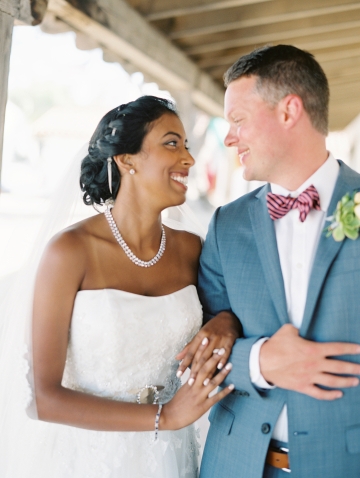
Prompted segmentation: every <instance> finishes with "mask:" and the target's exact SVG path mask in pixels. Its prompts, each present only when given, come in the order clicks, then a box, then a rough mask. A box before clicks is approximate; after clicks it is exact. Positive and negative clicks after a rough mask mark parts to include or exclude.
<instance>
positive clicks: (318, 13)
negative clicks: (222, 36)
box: [168, 2, 360, 40]
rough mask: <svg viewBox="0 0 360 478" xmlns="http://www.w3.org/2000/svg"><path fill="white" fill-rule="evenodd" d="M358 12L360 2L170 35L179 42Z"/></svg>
mask: <svg viewBox="0 0 360 478" xmlns="http://www.w3.org/2000/svg"><path fill="white" fill-rule="evenodd" d="M358 10H360V2H356V3H350V4H345V5H331V6H327V7H320V8H312V9H304V10H298V11H295V12H286V13H278V14H276V15H268V16H259V17H257V16H254V17H253V18H249V19H246V20H238V21H235V22H227V23H216V22H214V23H213V24H212V25H207V26H202V27H201V26H200V27H198V28H188V29H184V30H178V31H173V32H170V33H169V34H168V35H169V37H170V38H172V39H173V40H177V39H180V38H184V37H187V38H189V37H191V36H201V35H213V34H214V33H220V32H225V31H226V32H229V31H231V30H241V29H243V28H251V27H258V26H263V25H271V24H276V23H283V22H289V21H294V20H302V19H304V18H306V19H307V18H315V17H323V16H325V15H333V14H336V13H344V12H353V11H358Z"/></svg>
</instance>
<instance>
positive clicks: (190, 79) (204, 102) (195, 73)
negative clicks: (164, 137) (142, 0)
mask: <svg viewBox="0 0 360 478" xmlns="http://www.w3.org/2000/svg"><path fill="white" fill-rule="evenodd" d="M98 6H99V7H100V8H101V9H102V11H103V12H104V14H105V20H106V22H105V23H106V25H105V24H103V23H100V22H99V21H96V20H94V19H92V18H91V17H90V16H88V15H87V14H85V13H84V12H82V11H80V10H78V9H77V8H75V7H73V6H72V5H70V4H69V3H68V2H67V1H65V0H50V2H49V6H48V10H49V11H50V12H51V13H53V14H54V15H56V16H57V17H58V18H60V19H61V20H62V21H63V22H65V23H66V24H67V25H69V26H71V28H73V29H74V30H75V31H79V32H82V33H84V34H86V35H89V36H90V37H91V38H92V39H93V40H95V41H96V42H97V43H98V45H99V46H100V47H101V48H104V49H105V50H108V51H110V52H111V53H112V54H113V55H115V57H117V58H119V60H120V61H123V62H128V63H130V64H131V65H133V66H134V67H135V68H137V69H138V71H141V72H143V73H144V74H145V75H148V76H149V77H151V78H153V79H154V80H155V81H157V82H158V83H159V84H160V86H161V87H165V88H167V89H168V90H169V91H170V92H171V91H176V90H183V91H188V92H189V95H190V96H191V98H192V100H193V102H194V104H196V106H197V107H198V108H200V109H202V110H203V111H205V112H207V113H208V114H210V115H214V116H217V115H221V114H222V110H223V106H222V105H223V97H224V93H223V89H222V88H221V87H220V86H219V85H218V84H216V83H215V82H214V81H213V80H212V78H211V77H210V76H209V75H207V74H206V73H204V72H203V71H201V70H200V69H199V67H198V66H197V65H196V64H195V63H194V62H192V61H191V60H190V59H189V58H188V57H187V56H186V55H185V53H183V52H182V51H181V50H180V49H178V48H177V47H175V46H174V45H173V44H172V43H171V42H170V41H169V40H167V39H166V38H165V37H164V36H163V35H161V34H160V33H159V32H158V31H156V30H155V29H154V28H153V27H152V26H151V25H149V24H148V23H147V22H146V20H144V18H143V17H142V16H141V15H140V14H139V13H138V12H136V11H135V10H134V9H133V8H131V7H130V6H129V5H128V4H127V3H126V2H125V1H124V0H99V1H98Z"/></svg>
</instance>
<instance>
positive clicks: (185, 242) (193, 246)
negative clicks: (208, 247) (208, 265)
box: [168, 228, 203, 259]
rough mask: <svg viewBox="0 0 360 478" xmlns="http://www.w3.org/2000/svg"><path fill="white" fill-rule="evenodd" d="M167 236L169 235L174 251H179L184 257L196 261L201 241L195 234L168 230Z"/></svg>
mask: <svg viewBox="0 0 360 478" xmlns="http://www.w3.org/2000/svg"><path fill="white" fill-rule="evenodd" d="M168 229H169V228H168ZM168 235H170V237H171V239H172V241H173V242H174V244H175V246H176V249H177V250H178V251H180V250H181V251H182V254H183V255H184V256H185V255H186V256H187V257H189V256H190V257H193V258H194V259H197V258H198V257H199V256H200V253H201V248H202V242H203V241H202V239H201V237H200V236H198V235H197V234H193V233H192V232H188V231H181V230H176V229H170V230H168Z"/></svg>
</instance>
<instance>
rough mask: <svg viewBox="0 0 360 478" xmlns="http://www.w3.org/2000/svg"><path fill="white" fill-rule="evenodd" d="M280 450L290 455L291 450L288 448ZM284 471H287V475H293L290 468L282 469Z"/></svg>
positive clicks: (283, 447)
mask: <svg viewBox="0 0 360 478" xmlns="http://www.w3.org/2000/svg"><path fill="white" fill-rule="evenodd" d="M279 450H281V451H284V452H285V453H289V448H286V447H285V446H281V447H280V448H279ZM281 469H282V471H286V473H291V470H290V468H281Z"/></svg>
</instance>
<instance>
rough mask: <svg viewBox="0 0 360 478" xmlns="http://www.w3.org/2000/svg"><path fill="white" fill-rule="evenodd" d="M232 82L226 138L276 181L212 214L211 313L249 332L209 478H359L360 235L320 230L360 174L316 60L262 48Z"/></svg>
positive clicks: (204, 270) (214, 441)
mask: <svg viewBox="0 0 360 478" xmlns="http://www.w3.org/2000/svg"><path fill="white" fill-rule="evenodd" d="M225 82H226V86H227V91H226V94H225V117H226V119H227V120H228V122H229V124H230V129H229V133H228V135H227V137H226V139H225V144H226V145H227V146H233V147H236V148H237V150H238V154H239V156H240V160H241V162H242V164H243V167H244V177H245V179H247V180H259V181H266V182H267V183H268V184H267V185H266V186H264V187H262V188H259V189H257V190H256V191H254V192H251V193H249V194H248V195H246V196H243V197H242V198H240V199H238V200H236V201H234V202H233V203H230V204H228V205H226V206H224V207H221V208H219V209H218V210H217V211H216V213H215V215H214V217H213V219H212V222H211V225H210V228H209V233H208V236H207V239H206V241H205V245H204V248H203V252H202V255H201V261H200V272H199V291H200V298H201V301H202V303H203V306H204V313H205V320H209V319H211V318H212V317H214V316H216V315H217V314H218V313H219V312H221V311H223V310H229V311H232V312H233V313H234V314H235V315H236V316H237V317H238V318H239V320H240V322H241V325H242V327H243V338H241V339H238V340H237V342H236V343H235V345H234V347H233V349H232V354H231V357H230V361H231V363H232V364H233V369H232V371H231V373H230V374H229V377H228V378H227V380H229V381H231V382H232V383H234V384H235V390H234V391H233V393H232V394H230V395H228V396H227V397H226V398H225V399H224V400H222V401H221V402H220V403H219V404H217V405H216V406H215V407H214V408H213V409H212V411H211V413H210V417H209V419H210V422H211V425H210V430H209V434H208V439H207V443H206V447H205V452H204V457H203V463H202V469H201V478H212V477H213V478H222V477H226V478H261V477H263V476H264V477H270V476H271V477H281V476H283V475H284V476H285V471H283V470H282V469H281V468H285V469H286V471H288V470H289V469H291V475H292V476H293V478H294V477H296V478H300V477H301V478H305V477H306V478H319V477H326V478H339V477H345V476H346V477H347V478H358V477H359V473H360V471H359V470H360V407H359V404H360V389H359V387H358V385H359V379H358V377H357V376H358V375H359V374H360V364H359V362H360V327H359V317H360V302H359V300H358V291H357V289H358V286H357V284H358V283H359V277H360V239H358V240H350V239H348V238H345V239H344V240H343V241H335V240H334V238H333V237H332V236H330V237H327V236H326V234H325V233H324V228H325V226H326V218H328V217H329V216H331V215H332V213H333V212H334V210H335V209H336V206H337V204H338V202H339V201H340V199H341V198H342V197H343V196H344V195H345V194H346V193H349V194H350V195H352V194H353V193H354V191H357V190H359V189H360V176H359V175H358V174H357V173H355V172H354V171H352V170H351V169H350V168H348V167H347V166H346V165H344V164H343V163H342V162H341V161H339V162H338V161H336V160H335V159H334V158H333V156H332V155H331V154H329V153H328V152H327V151H326V146H325V137H326V134H327V114H328V98H329V90H328V84H327V79H326V77H325V74H324V72H323V71H322V69H321V67H320V65H319V64H318V63H317V62H316V60H315V59H314V58H313V56H312V55H310V54H309V53H307V52H304V51H301V50H298V49H297V48H294V47H291V46H286V45H278V46H275V47H264V48H261V49H259V50H256V51H255V52H252V53H250V54H249V55H246V56H245V57H242V58H240V59H239V60H238V61H237V62H236V63H235V64H234V65H233V66H232V67H231V68H230V69H229V70H228V72H227V74H226V76H225ZM229 383H230V382H229ZM281 448H284V449H285V450H284V449H281ZM286 450H289V452H287V451H286ZM279 460H280V461H279Z"/></svg>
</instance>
